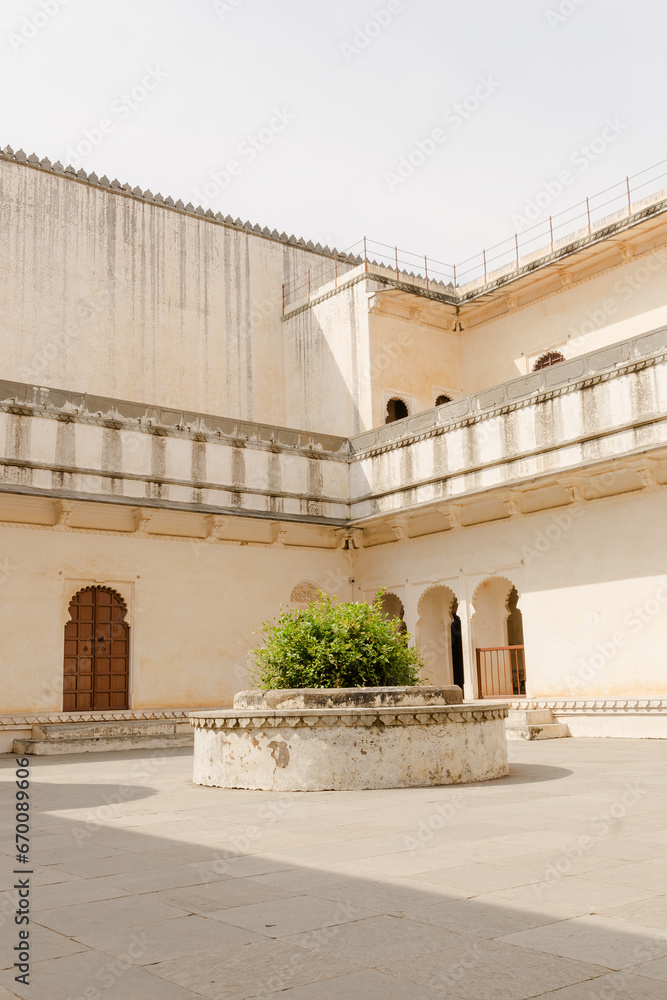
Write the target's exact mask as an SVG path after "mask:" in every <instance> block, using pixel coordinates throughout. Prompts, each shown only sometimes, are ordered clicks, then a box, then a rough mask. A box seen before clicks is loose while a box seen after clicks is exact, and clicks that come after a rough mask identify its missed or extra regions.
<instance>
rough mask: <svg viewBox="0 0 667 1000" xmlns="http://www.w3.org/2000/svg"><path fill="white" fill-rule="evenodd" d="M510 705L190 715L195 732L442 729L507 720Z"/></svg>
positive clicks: (236, 711) (226, 712)
mask: <svg viewBox="0 0 667 1000" xmlns="http://www.w3.org/2000/svg"><path fill="white" fill-rule="evenodd" d="M508 711H509V709H508V706H507V705H506V704H498V703H494V704H493V705H488V706H484V705H483V704H482V703H479V702H478V703H476V704H474V705H470V704H469V705H465V704H463V705H433V706H429V707H424V706H423V705H421V706H414V707H408V706H400V705H399V706H396V707H394V708H348V709H340V708H321V709H314V708H313V709H289V710H286V711H283V712H281V711H279V710H275V711H269V710H266V709H265V710H262V711H251V710H246V711H239V710H238V709H231V710H229V711H222V712H208V713H197V712H193V713H190V724H191V725H192V726H194V727H195V729H237V730H240V729H249V730H253V729H312V728H314V727H318V726H326V727H327V728H330V727H333V726H339V727H349V728H360V729H367V728H369V727H370V726H375V727H379V726H436V725H437V726H441V725H447V724H448V723H459V722H486V721H488V720H491V719H506V718H507V713H508Z"/></svg>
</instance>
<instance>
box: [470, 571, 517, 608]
mask: <svg viewBox="0 0 667 1000" xmlns="http://www.w3.org/2000/svg"><path fill="white" fill-rule="evenodd" d="M491 580H504V581H505V583H506V584H507V594H506V595H505V605H507V598H508V597H509V595H510V594H511V593H512V591H513V590H515V589H516V591H517V593H518V591H519V588H518V587H517V586H516V584H515V583H514V582H513V581H512V580H510V578H509V577H508V576H502V575H501V574H499V573H494V574H493V575H492V576H487V577H485V578H484V579H483V580H482V581H481V582H480V583H478V584H477V586H476V587H475V592H474V594H473V595H472V606H473V608H475V606H476V601H477V595H478V594H479V591H480V590H481V588H482V587H483V586H484V585H485V584H486V583H489V582H490V581H491ZM475 609H476V608H475ZM508 611H509V608H508Z"/></svg>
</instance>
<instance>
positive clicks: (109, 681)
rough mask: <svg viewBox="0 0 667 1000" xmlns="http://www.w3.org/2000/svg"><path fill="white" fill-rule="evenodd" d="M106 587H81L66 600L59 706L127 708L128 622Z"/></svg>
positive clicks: (75, 709)
mask: <svg viewBox="0 0 667 1000" xmlns="http://www.w3.org/2000/svg"><path fill="white" fill-rule="evenodd" d="M126 611H127V608H126V606H125V602H124V601H123V599H122V597H121V596H120V594H117V593H116V591H115V590H111V588H110V587H86V588H85V589H84V590H80V591H79V592H78V594H75V596H74V597H73V598H72V600H71V601H70V605H69V613H70V621H68V622H67V624H66V625H65V666H64V671H65V673H64V678H63V711H64V712H85V711H104V710H105V709H111V710H113V709H123V708H127V707H128V690H129V666H130V627H129V625H128V624H127V622H125V621H124V618H125V614H126Z"/></svg>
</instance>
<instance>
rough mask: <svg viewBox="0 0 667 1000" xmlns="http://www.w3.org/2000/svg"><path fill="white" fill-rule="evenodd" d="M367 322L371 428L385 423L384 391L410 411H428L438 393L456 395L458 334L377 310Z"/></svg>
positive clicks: (458, 351)
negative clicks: (378, 312) (371, 398)
mask: <svg viewBox="0 0 667 1000" xmlns="http://www.w3.org/2000/svg"><path fill="white" fill-rule="evenodd" d="M444 311H445V307H443V312H444ZM369 320H370V335H371V377H372V383H373V426H374V427H379V426H380V425H381V424H384V422H385V418H386V397H387V394H388V393H390V394H391V395H394V394H397V395H398V396H400V397H401V398H402V399H404V400H405V401H406V402H408V404H409V405H408V409H409V411H410V413H419V412H420V411H422V410H430V409H431V408H432V407H433V406H435V400H436V397H437V395H438V394H439V393H440V391H444V390H449V394H450V395H451V396H452V398H456V397H457V396H458V395H460V393H461V362H460V346H459V334H456V333H450V332H448V331H446V330H440V329H435V328H434V327H432V326H427V325H424V324H421V323H418V322H414V321H410V320H402V319H396V318H394V317H391V316H383V315H382V314H377V313H371V315H370V317H369ZM436 390H437V391H436Z"/></svg>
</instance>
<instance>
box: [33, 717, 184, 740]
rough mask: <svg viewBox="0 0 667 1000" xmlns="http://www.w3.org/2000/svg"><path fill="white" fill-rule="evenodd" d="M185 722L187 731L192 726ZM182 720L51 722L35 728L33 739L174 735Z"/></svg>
mask: <svg viewBox="0 0 667 1000" xmlns="http://www.w3.org/2000/svg"><path fill="white" fill-rule="evenodd" d="M183 721H184V722H185V730H186V731H187V729H188V728H190V723H189V722H187V720H183ZM182 724H183V723H182V722H181V720H180V719H179V720H174V719H160V720H155V721H152V720H148V721H144V720H143V719H136V720H135V719H120V720H110V721H104V720H100V721H99V722H97V721H96V722H67V723H63V722H49V723H42V724H39V725H33V727H32V738H33V739H35V740H76V739H101V738H102V739H106V738H109V737H111V738H114V737H116V736H173V735H174V734H175V733H176V732H178V729H177V727H180V726H182Z"/></svg>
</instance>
